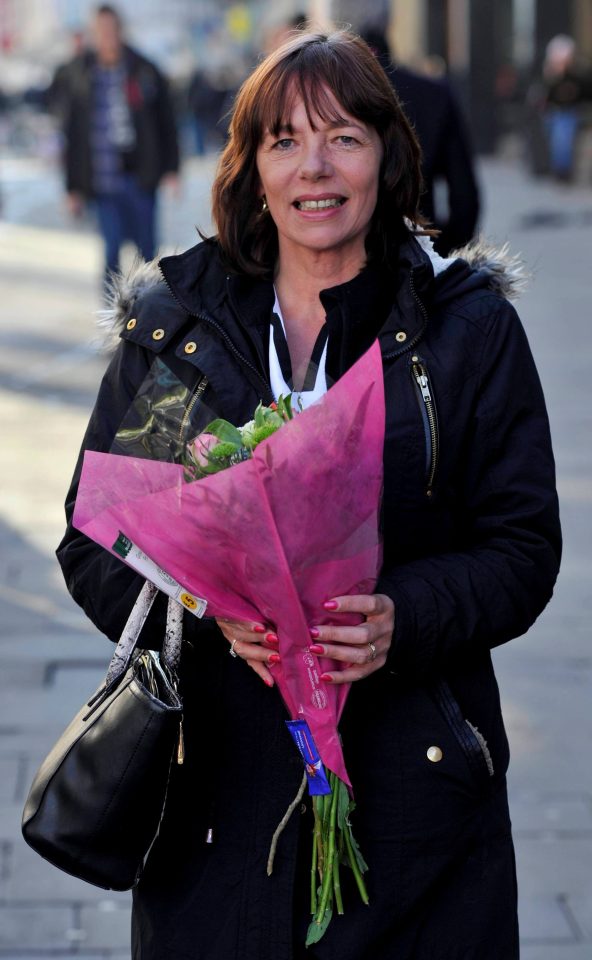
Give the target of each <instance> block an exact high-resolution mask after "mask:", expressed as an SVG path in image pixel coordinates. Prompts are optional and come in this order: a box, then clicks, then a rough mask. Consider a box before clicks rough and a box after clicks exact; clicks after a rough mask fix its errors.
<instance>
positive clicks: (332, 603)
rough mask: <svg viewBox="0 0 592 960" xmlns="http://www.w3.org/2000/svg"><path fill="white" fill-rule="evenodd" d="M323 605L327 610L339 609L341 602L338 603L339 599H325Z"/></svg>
mask: <svg viewBox="0 0 592 960" xmlns="http://www.w3.org/2000/svg"><path fill="white" fill-rule="evenodd" d="M323 606H324V608H325V610H337V608H338V607H339V604H338V603H337V600H325V602H324V604H323Z"/></svg>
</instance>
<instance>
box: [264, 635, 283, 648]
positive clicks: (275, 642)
mask: <svg viewBox="0 0 592 960" xmlns="http://www.w3.org/2000/svg"><path fill="white" fill-rule="evenodd" d="M265 642H266V643H268V644H269V646H270V647H277V646H278V644H279V642H280V641H279V640H278V638H277V637H274V638H273V639H271V638H270V637H266V638H265Z"/></svg>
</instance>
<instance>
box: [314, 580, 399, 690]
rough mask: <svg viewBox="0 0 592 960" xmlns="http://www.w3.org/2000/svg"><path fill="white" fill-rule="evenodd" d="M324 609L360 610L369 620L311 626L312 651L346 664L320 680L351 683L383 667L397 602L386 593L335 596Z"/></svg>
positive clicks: (356, 611)
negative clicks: (357, 622) (340, 624)
mask: <svg viewBox="0 0 592 960" xmlns="http://www.w3.org/2000/svg"><path fill="white" fill-rule="evenodd" d="M325 609H326V610H330V611H331V612H335V613H361V614H363V616H364V617H365V618H366V619H365V620H364V622H363V623H360V624H359V625H358V626H356V627H338V626H323V627H313V628H312V629H311V631H310V633H311V637H312V638H313V643H312V644H311V646H310V647H309V650H310V652H311V653H314V654H316V655H317V656H324V657H330V658H331V659H332V660H339V661H341V662H343V663H345V664H346V666H345V667H344V668H343V669H340V670H334V671H332V672H331V673H323V674H321V680H324V681H325V682H326V683H350V682H352V681H354V680H362V679H363V678H364V677H368V676H370V674H371V673H374V672H375V671H376V670H380V668H381V667H383V666H384V665H385V663H386V657H387V653H388V651H389V648H390V645H391V643H392V639H393V630H394V629H395V605H394V603H393V601H392V600H391V598H390V597H387V596H386V595H385V594H383V593H375V594H372V595H371V596H370V595H366V594H360V596H355V597H335V598H334V599H333V600H328V601H327V603H325Z"/></svg>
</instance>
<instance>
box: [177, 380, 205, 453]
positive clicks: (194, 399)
mask: <svg viewBox="0 0 592 960" xmlns="http://www.w3.org/2000/svg"><path fill="white" fill-rule="evenodd" d="M208 383H209V381H208V378H207V377H206V376H203V377H202V378H201V380H200V381H199V383H198V385H197V387H196V388H195V390H194V391H193V393H192V395H191V398H190V400H189V403H188V404H187V406H186V407H185V413H184V414H183V419H182V420H181V425H180V427H179V436H178V440H179V443H183V438H184V436H185V431H186V430H187V427H188V426H189V421H190V419H191V414H192V413H193V409H194V407H195V405H196V404H197V403H198V402H199V401H200V400H201V398H202V397H203V395H204V392H205V389H206V387H207V385H208Z"/></svg>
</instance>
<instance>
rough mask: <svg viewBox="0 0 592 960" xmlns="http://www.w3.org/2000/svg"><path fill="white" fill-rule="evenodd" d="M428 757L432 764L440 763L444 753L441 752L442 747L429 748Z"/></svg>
mask: <svg viewBox="0 0 592 960" xmlns="http://www.w3.org/2000/svg"><path fill="white" fill-rule="evenodd" d="M426 757H427V758H428V760H431V762H432V763H439V761H440V760H441V759H442V751H441V750H440V747H428V751H427V753H426Z"/></svg>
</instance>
